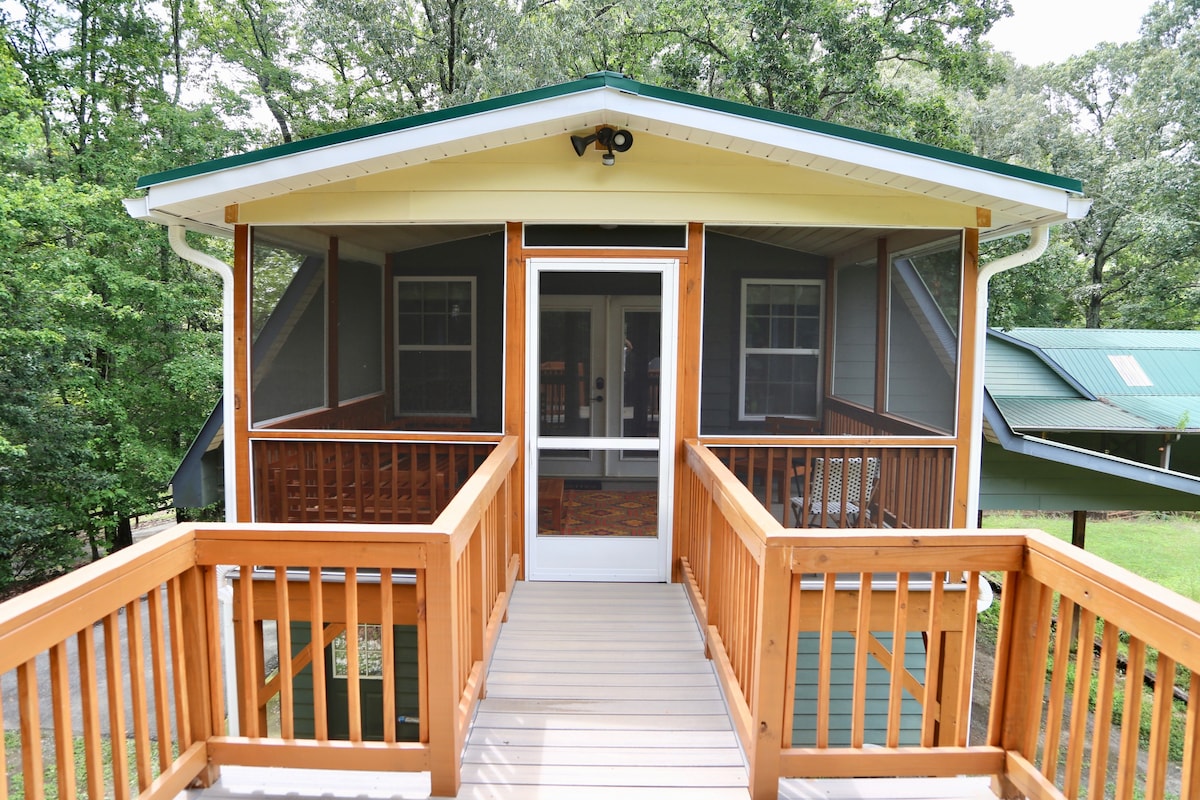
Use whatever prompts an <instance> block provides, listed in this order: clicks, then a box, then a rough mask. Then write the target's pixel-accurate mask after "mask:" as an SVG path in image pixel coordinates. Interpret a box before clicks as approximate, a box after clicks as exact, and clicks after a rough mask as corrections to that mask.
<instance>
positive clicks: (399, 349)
mask: <svg viewBox="0 0 1200 800" xmlns="http://www.w3.org/2000/svg"><path fill="white" fill-rule="evenodd" d="M401 283H466V284H469V285H470V287H471V343H470V344H469V345H462V344H444V345H427V344H417V345H406V344H402V343H401V342H400V326H399V325H398V324H397V325H395V333H394V340H395V346H394V349H393V354H392V364H393V366H394V372H395V386H394V389H395V396H396V400H395V403H394V406H395V414H396V416H439V415H460V414H465V413H467V411H466V410H465V409H461V408H453V409H450V408H446V409H436V410H435V409H405V408H401V407H400V382H401V381H402V380H403V379H404V376H403V375H401V373H400V354H401V353H404V352H414V351H425V352H429V351H434V352H436V351H443V352H448V353H449V352H453V353H464V352H470V354H471V408H470V416H471V417H476V416H478V415H479V414H478V406H479V387H478V380H479V378H478V369H477V366H478V359H479V298H478V287H477V285H476V278H475V276H473V275H397V276H395V286H396V287H397V288H398V287H399V285H400V284H401ZM392 294H393V298H392V319H393V320H395V321H398V320H399V319H400V292H399V291H395V292H393V293H392Z"/></svg>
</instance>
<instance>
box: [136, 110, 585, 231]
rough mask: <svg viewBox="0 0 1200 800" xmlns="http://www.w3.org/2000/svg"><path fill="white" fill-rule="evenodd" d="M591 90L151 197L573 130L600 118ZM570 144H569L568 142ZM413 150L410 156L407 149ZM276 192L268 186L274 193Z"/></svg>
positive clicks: (242, 186) (157, 201) (243, 187)
mask: <svg viewBox="0 0 1200 800" xmlns="http://www.w3.org/2000/svg"><path fill="white" fill-rule="evenodd" d="M599 91H602V90H590V91H587V92H580V93H578V94H573V95H566V96H563V97H555V98H550V99H547V100H540V101H535V102H532V103H527V104H524V105H519V106H511V107H508V108H501V109H497V110H495V111H488V112H484V113H482V114H476V115H472V116H468V117H459V118H456V119H450V120H445V121H443V122H435V123H430V124H428V125H420V126H417V127H414V128H409V129H406V130H402V131H393V132H391V133H382V134H379V135H378V136H371V137H367V138H363V139H355V140H353V141H349V142H342V143H338V144H332V145H329V146H328V147H322V148H318V149H316V150H305V151H303V152H299V153H292V154H289V155H283V156H279V157H277V158H271V159H267V160H265V161H256V162H254V163H251V164H245V165H241V166H236V167H230V168H228V169H223V170H220V171H218V172H209V173H204V174H201V175H197V176H194V177H189V178H181V179H179V180H175V181H169V182H166V183H161V184H155V185H153V186H150V187H149V189H148V193H147V197H148V199H149V203H150V207H151V208H164V207H170V206H178V205H184V206H195V205H200V204H203V202H204V198H206V197H213V196H217V195H223V194H226V193H228V192H231V191H237V192H239V193H244V194H253V193H254V189H255V187H261V186H264V185H269V184H272V183H274V184H277V185H280V186H282V185H283V183H284V182H286V183H289V184H292V185H295V183H296V181H297V180H299V179H301V178H300V176H304V175H311V176H313V181H312V183H313V185H317V184H324V183H329V182H331V181H330V179H329V177H321V178H318V177H317V176H318V174H323V175H325V176H331V175H340V176H341V177H340V178H339V179H352V178H354V177H359V176H362V175H366V174H368V173H369V172H370V170H367V169H364V168H363V167H362V166H361V165H362V164H363V163H365V162H370V161H373V160H376V159H381V160H382V159H386V160H389V161H393V162H397V163H399V164H400V165H402V166H405V165H409V164H418V163H423V162H426V161H432V160H437V159H438V158H444V157H446V156H445V154H444V153H445V150H446V149H448V148H450V149H453V150H455V151H456V154H459V153H468V152H471V151H472V150H477V149H482V148H480V147H479V146H477V145H476V146H471V145H469V144H468V145H467V146H458V147H455V145H454V143H456V142H463V143H469V142H472V141H474V142H482V141H483V136H485V135H490V134H495V133H499V132H502V131H505V130H513V131H516V130H519V129H521V128H526V129H527V128H528V126H529V125H530V124H531V123H533V124H543V125H545V124H547V123H553V122H558V121H561V125H557V126H556V127H559V128H561V131H562V132H563V133H568V132H574V131H577V130H579V129H580V128H582V127H583V126H584V125H586V124H588V123H579V124H575V122H574V121H575V120H586V119H591V118H597V114H598V113H600V114H601V115H602V112H603V111H604V106H603V104H598V103H597V92H599ZM526 138H527V137H514V138H512V139H511V140H509V139H508V138H507V137H506V139H505V142H506V143H507V144H514V143H516V142H518V141H524V140H525V139H526ZM565 146H566V145H564V147H565ZM426 149H436V150H438V151H440V152H441V153H442V155H438V156H436V157H434V156H432V155H429V154H421V151H422V150H426ZM406 153H408V154H412V156H413V157H412V158H411V159H406V158H405V157H404V156H405V154H406ZM273 194H276V192H266V193H264V194H263V195H262V196H261V197H259V196H257V195H256V194H255V195H254V199H262V197H269V196H271V195H273Z"/></svg>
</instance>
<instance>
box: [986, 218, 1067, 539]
mask: <svg viewBox="0 0 1200 800" xmlns="http://www.w3.org/2000/svg"><path fill="white" fill-rule="evenodd" d="M1049 244H1050V226H1049V225H1037V226H1035V227H1034V228H1033V230H1032V231H1030V241H1029V247H1027V248H1025V249H1024V250H1022V251H1020V252H1019V253H1012V254H1010V255H1007V256H1004V257H1003V258H998V259H996V260H995V261H992V262H991V263H989V264H986V265H984V266H983V267H980V268H979V277H978V280H977V282H976V286H975V292H976V295H975V375H974V379H973V381H972V384H971V408H973V409H975V413H973V414H972V415H971V437H970V447H971V448H972V452H971V453H970V455H969V458H970V471H969V472H968V475H967V483H968V486H967V527H968V528H974V527H976V525H977V524H978V522H977V521H978V519H979V491H980V488H981V486H980V481H981V478H980V476H981V474H982V471H983V372H984V360H983V359H984V349H985V348H986V347H987V312H988V283H989V282H990V281H991V280H992V278H993V277H995V276H996V275H999V274H1000V273H1001V272H1007V271H1008V270H1010V269H1014V268H1016V267H1023V266H1025V265H1026V264H1028V263H1029V262H1031V261H1034V260H1036V259H1038V258H1040V257H1041V255H1042V253H1044V252H1046V247H1047V245H1049Z"/></svg>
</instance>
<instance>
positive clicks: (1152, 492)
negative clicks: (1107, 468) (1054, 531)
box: [979, 441, 1200, 511]
mask: <svg viewBox="0 0 1200 800" xmlns="http://www.w3.org/2000/svg"><path fill="white" fill-rule="evenodd" d="M1072 443H1073V444H1078V445H1081V446H1088V444H1089V443H1087V442H1083V441H1079V442H1072ZM979 508H980V509H982V510H984V511H1014V510H1028V511H1075V510H1085V511H1193V510H1196V509H1197V508H1200V497H1197V496H1196V495H1192V494H1186V493H1184V492H1180V491H1175V490H1173V489H1169V488H1164V487H1161V486H1155V485H1153V484H1151V483H1148V482H1141V481H1133V480H1129V479H1127V478H1120V477H1117V476H1114V475H1108V474H1105V473H1102V472H1097V471H1096V470H1091V469H1085V468H1083V467H1075V466H1071V465H1070V464H1063V463H1060V462H1057V461H1050V460H1048V459H1044V458H1035V457H1033V456H1027V455H1022V454H1021V453H1011V452H1009V451H1007V450H1005V449H1004V448H1002V447H1001V446H1000V445H998V444H992V443H991V442H985V443H984V446H983V470H982V475H981V481H980V491H979Z"/></svg>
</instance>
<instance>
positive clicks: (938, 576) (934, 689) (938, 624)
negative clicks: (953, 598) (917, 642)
mask: <svg viewBox="0 0 1200 800" xmlns="http://www.w3.org/2000/svg"><path fill="white" fill-rule="evenodd" d="M947 577H948V573H945V572H934V573H931V574H930V576H929V581H930V585H929V621H928V624H927V626H926V628H925V641H926V645H927V648H928V649H927V650H926V651H925V691H924V694H923V695H922V698H921V746H922V747H933V746H934V745H936V744H939V742H938V738H939V736H938V734H939V733H940V731H941V716H942V715H941V706H940V698H941V696H942V693H943V686H942V681H941V678H942V658H944V655H943V652H942V637H943V635H944V631H943V625H942V602H943V600H944V598H945V589H946V580H947Z"/></svg>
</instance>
